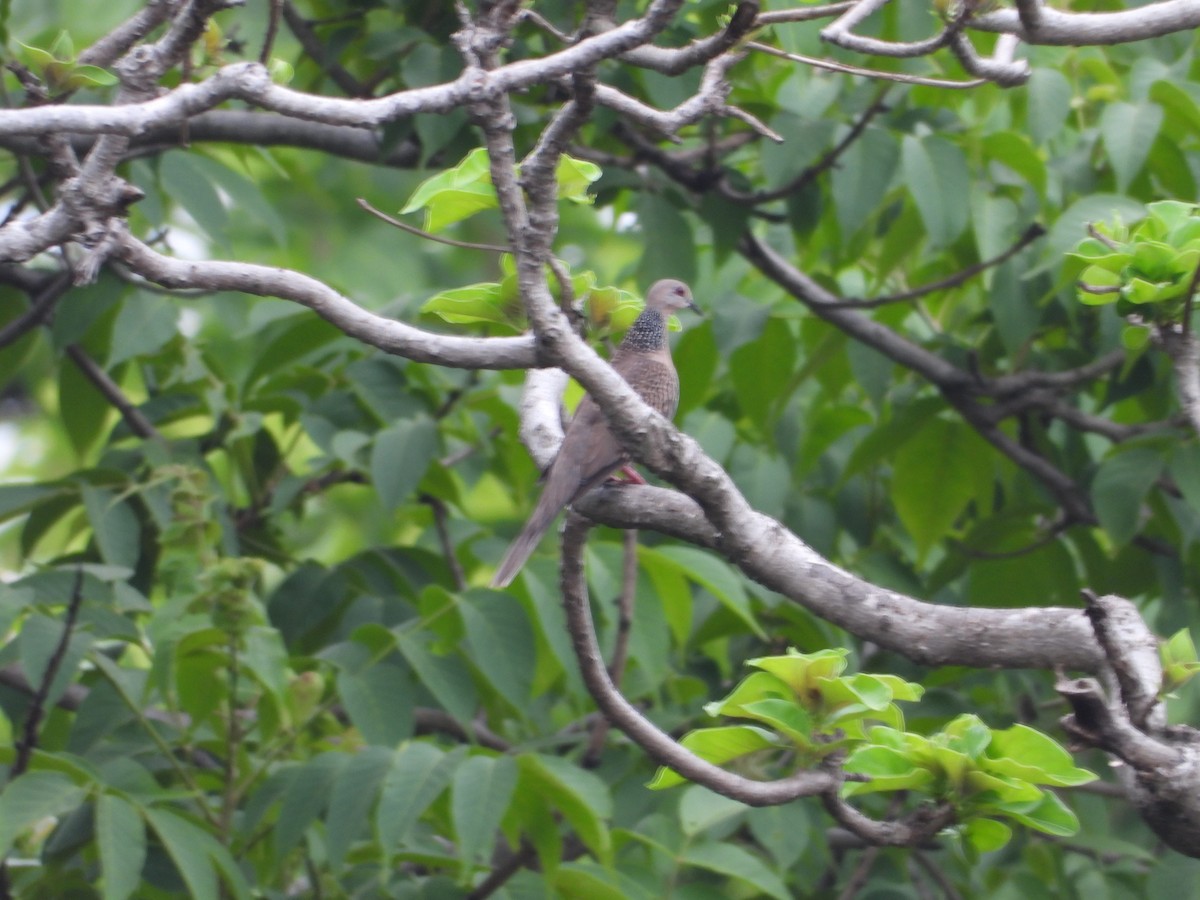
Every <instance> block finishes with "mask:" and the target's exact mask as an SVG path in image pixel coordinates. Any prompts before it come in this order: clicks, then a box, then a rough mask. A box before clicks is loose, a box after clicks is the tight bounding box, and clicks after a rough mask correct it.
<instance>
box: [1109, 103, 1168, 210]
mask: <svg viewBox="0 0 1200 900" xmlns="http://www.w3.org/2000/svg"><path fill="white" fill-rule="evenodd" d="M1162 121H1163V111H1162V108H1161V107H1159V106H1158V105H1157V104H1153V103H1137V104H1134V103H1109V104H1107V105H1106V106H1105V107H1104V112H1103V113H1102V114H1101V116H1100V134H1101V135H1102V136H1103V138H1104V149H1105V150H1106V151H1107V152H1108V158H1109V161H1110V162H1111V163H1112V166H1113V171H1114V172H1115V173H1116V176H1117V189H1118V190H1121V191H1123V190H1125V188H1126V187H1127V186H1128V185H1129V182H1131V181H1133V179H1134V177H1135V176H1136V175H1137V174H1138V172H1140V171H1141V169H1142V166H1143V165H1144V164H1145V162H1146V156H1147V155H1148V154H1149V153H1150V147H1151V145H1152V144H1153V143H1154V139H1155V137H1157V135H1158V129H1159V128H1160V127H1161V126H1162Z"/></svg>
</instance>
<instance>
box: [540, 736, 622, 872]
mask: <svg viewBox="0 0 1200 900" xmlns="http://www.w3.org/2000/svg"><path fill="white" fill-rule="evenodd" d="M517 764H518V765H519V766H520V768H521V775H522V786H523V788H524V787H525V786H528V787H530V788H532V789H534V790H536V791H538V792H539V793H540V794H541V795H542V796H543V797H544V798H545V800H546V802H547V803H549V804H550V805H552V806H553V807H555V808H556V809H558V810H560V811H561V812H562V814H563V818H565V819H566V820H567V822H568V823H569V824H570V826H571V828H572V830H574V832H575V833H576V834H577V835H579V839H580V840H581V841H583V843H584V845H585V846H586V847H587V848H588V850H590V851H591V852H592V853H593V854H595V855H596V857H597V858H598V859H601V860H603V859H606V858H608V856H609V854H610V853H611V852H612V838H611V836H610V835H609V831H608V824H607V823H608V820H609V819H610V818H612V814H613V801H612V794H611V792H610V790H609V787H608V785H607V784H605V782H604V781H603V780H602V779H601V778H600V777H599V776H598V775H596V774H595V773H594V772H589V771H586V770H584V769H581V768H579V767H578V766H577V765H575V764H574V763H572V762H570V761H569V760H566V759H563V758H562V757H560V756H547V755H545V754H535V753H524V754H522V755H521V756H519V757H517Z"/></svg>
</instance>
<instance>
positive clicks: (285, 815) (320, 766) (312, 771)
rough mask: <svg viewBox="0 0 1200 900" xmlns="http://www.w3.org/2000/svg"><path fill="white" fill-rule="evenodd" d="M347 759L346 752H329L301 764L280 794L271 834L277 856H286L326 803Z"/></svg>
mask: <svg viewBox="0 0 1200 900" xmlns="http://www.w3.org/2000/svg"><path fill="white" fill-rule="evenodd" d="M348 762H349V757H348V756H347V755H346V754H344V753H335V752H329V753H322V754H321V755H320V756H316V757H314V758H313V759H310V760H309V761H308V762H307V763H305V764H304V765H303V766H301V767H300V770H299V772H298V773H297V775H296V777H295V778H294V779H293V780H292V782H291V783H290V784H289V785H288V789H287V792H286V793H285V794H284V795H283V805H282V806H281V807H280V808H279V821H278V822H276V823H275V828H274V829H273V831H272V834H271V838H272V841H273V844H274V848H275V853H276V855H277V856H279V857H283V856H286V855H287V854H288V853H289V852H291V851H292V849H294V848H295V846H296V845H297V844H299V843H300V840H301V838H303V837H304V832H305V831H307V830H308V827H309V826H310V825H312V824H313V822H315V821H316V820H317V816H319V815H320V814H321V812H322V811H323V810H324V809H325V807H326V806H327V805H328V803H329V795H330V793H331V792H332V790H333V783H334V781H335V780H336V778H337V776H338V773H339V772H340V771H341V770H342V768H343V767H344V766H345V765H346V764H347V763H348Z"/></svg>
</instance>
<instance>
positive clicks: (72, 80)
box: [66, 65, 120, 90]
mask: <svg viewBox="0 0 1200 900" xmlns="http://www.w3.org/2000/svg"><path fill="white" fill-rule="evenodd" d="M118 84H120V79H118V78H117V76H116V75H114V74H113V73H112V72H110V71H108V70H107V69H102V68H100V67H99V66H87V65H84V66H72V67H71V74H70V75H68V76H67V83H66V87H67V88H68V89H70V90H75V89H77V88H83V87H115V86H116V85H118Z"/></svg>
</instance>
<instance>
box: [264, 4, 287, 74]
mask: <svg viewBox="0 0 1200 900" xmlns="http://www.w3.org/2000/svg"><path fill="white" fill-rule="evenodd" d="M281 15H283V0H270V8H269V9H268V10H267V33H266V35H265V36H264V37H263V44H262V50H260V51H259V53H258V61H259V62H260V63H262V64H263V65H264V66H265V65H266V64H267V63H268V62H270V61H271V51H272V50H273V49H274V48H275V38H276V36H277V35H278V34H279V17H280V16H281Z"/></svg>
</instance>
